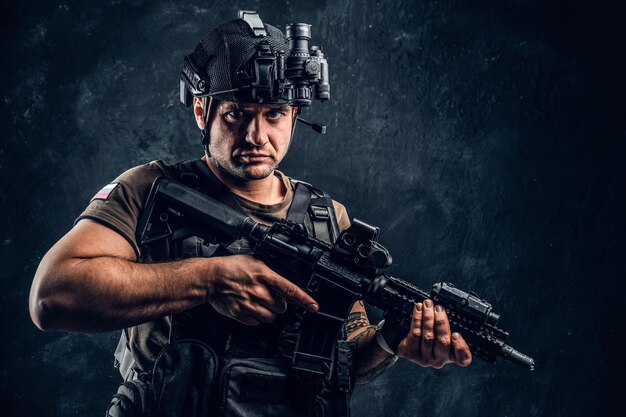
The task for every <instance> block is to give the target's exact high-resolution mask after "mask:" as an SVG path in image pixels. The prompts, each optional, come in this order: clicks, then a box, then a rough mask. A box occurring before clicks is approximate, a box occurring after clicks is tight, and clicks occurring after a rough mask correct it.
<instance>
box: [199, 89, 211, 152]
mask: <svg viewBox="0 0 626 417" xmlns="http://www.w3.org/2000/svg"><path fill="white" fill-rule="evenodd" d="M207 98H208V100H207ZM212 105H213V97H202V120H204V128H202V129H200V138H201V139H202V147H203V148H204V153H205V154H206V156H207V157H210V156H211V152H210V151H209V144H210V143H211V137H210V136H209V129H210V128H209V118H210V116H211V113H212V108H211V106H212Z"/></svg>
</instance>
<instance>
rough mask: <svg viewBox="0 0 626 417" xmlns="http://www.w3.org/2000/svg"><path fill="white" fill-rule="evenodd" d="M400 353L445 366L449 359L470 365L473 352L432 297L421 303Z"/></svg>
mask: <svg viewBox="0 0 626 417" xmlns="http://www.w3.org/2000/svg"><path fill="white" fill-rule="evenodd" d="M396 353H397V355H398V356H400V357H402V358H406V359H409V360H410V361H412V362H415V363H416V364H418V365H420V366H431V367H433V368H441V367H443V366H444V365H445V364H447V363H456V364H457V365H459V366H468V365H469V364H470V363H471V362H472V352H471V351H470V348H469V346H468V345H467V343H466V342H465V340H464V339H463V337H462V336H461V335H460V334H459V333H452V334H451V333H450V322H449V321H448V315H447V314H446V310H445V309H444V308H443V307H442V306H440V305H437V306H435V305H433V302H432V301H431V300H425V301H424V303H417V304H415V307H414V308H413V318H412V320H411V329H410V330H409V334H408V335H407V337H405V338H404V339H403V340H402V341H401V342H400V344H399V345H398V349H397V352H396Z"/></svg>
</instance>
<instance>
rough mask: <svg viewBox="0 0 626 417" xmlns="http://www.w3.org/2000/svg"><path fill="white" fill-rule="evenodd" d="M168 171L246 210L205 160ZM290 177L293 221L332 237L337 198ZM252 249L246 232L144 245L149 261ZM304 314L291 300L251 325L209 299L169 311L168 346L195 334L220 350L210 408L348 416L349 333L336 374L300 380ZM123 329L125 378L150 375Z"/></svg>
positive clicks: (222, 412) (233, 413)
mask: <svg viewBox="0 0 626 417" xmlns="http://www.w3.org/2000/svg"><path fill="white" fill-rule="evenodd" d="M162 169H163V170H164V172H166V173H168V174H169V175H168V176H170V177H171V178H173V179H177V180H179V181H180V182H182V183H183V184H185V185H187V186H189V187H192V188H195V189H196V190H198V191H200V192H203V193H205V194H207V195H209V196H211V197H213V198H215V199H217V200H220V201H222V202H223V203H225V204H227V205H229V206H231V207H233V208H235V209H239V210H242V208H241V206H240V205H239V203H238V202H237V200H236V199H235V197H234V196H233V195H232V194H231V193H230V192H229V191H228V189H227V188H226V187H225V186H224V185H223V184H222V183H221V181H219V180H218V179H217V178H216V177H215V176H214V175H213V173H212V172H211V171H210V169H209V168H208V167H207V165H206V162H205V161H203V160H190V161H185V162H181V163H179V164H176V165H173V166H162ZM290 181H291V183H292V184H293V185H294V186H295V190H294V195H293V200H292V203H291V206H290V208H289V211H288V215H287V219H289V220H292V221H294V222H298V223H302V224H304V225H305V227H306V228H307V229H308V230H309V233H312V234H313V235H314V236H315V237H317V238H318V239H320V240H325V241H327V242H334V240H335V239H336V238H337V236H338V235H339V228H338V226H337V220H336V216H335V212H334V208H333V204H332V199H331V198H330V197H329V196H328V195H326V194H325V193H324V192H322V191H320V190H318V189H316V188H314V187H313V186H311V185H310V184H307V183H304V182H300V181H295V180H291V179H290ZM251 253H252V249H251V246H250V242H249V241H247V239H245V238H244V239H240V240H237V241H235V242H233V243H232V244H231V245H230V246H228V247H227V248H222V247H220V246H218V245H214V244H205V242H203V241H202V239H201V238H198V237H190V238H187V239H185V240H183V241H182V242H180V243H178V244H177V245H175V246H174V247H169V246H168V244H167V242H164V241H162V242H159V243H158V244H157V245H155V246H148V247H144V248H142V257H141V259H140V261H141V262H148V263H150V262H158V261H161V262H162V261H163V260H176V259H184V258H189V257H198V256H202V257H210V256H228V255H233V254H251ZM300 314H301V311H298V309H297V308H294V307H293V306H292V305H289V307H288V309H287V312H286V313H284V314H280V315H277V317H276V320H274V322H272V323H269V324H261V325H259V326H254V327H252V326H245V325H243V324H241V323H239V322H237V321H235V320H233V319H230V318H228V317H226V316H223V315H221V314H219V313H217V312H216V311H215V310H214V309H213V308H212V307H211V306H210V305H208V304H206V305H202V306H199V307H196V308H194V309H191V310H187V311H184V312H181V313H178V314H175V315H173V316H172V317H171V326H170V331H169V343H168V346H170V345H173V344H176V343H178V342H180V341H185V340H193V341H197V342H199V343H202V344H203V345H206V346H208V347H210V349H211V350H212V351H214V352H215V356H216V363H217V365H216V377H217V379H218V381H217V382H216V383H215V382H214V383H212V384H211V385H212V388H211V391H212V392H211V393H210V396H211V397H212V399H211V402H212V403H214V404H216V405H217V407H212V413H214V414H216V415H219V416H223V417H240V416H246V415H272V416H277V417H278V416H303V417H305V416H307V417H308V416H316V417H317V416H326V417H330V416H348V415H349V396H350V392H351V389H352V387H351V385H352V384H351V382H350V380H347V381H346V380H345V377H344V378H343V380H342V378H338V377H337V375H338V374H341V375H344V376H345V375H346V374H348V375H350V374H351V368H352V364H351V358H352V352H351V351H350V350H349V349H346V346H347V342H345V340H344V339H345V334H343V332H342V334H341V335H340V337H339V340H338V345H337V348H336V349H335V352H336V353H335V360H334V363H335V366H333V368H332V369H331V371H330V373H331V374H330V375H326V376H325V377H324V378H323V379H319V380H315V381H311V380H301V379H299V378H298V377H296V376H294V375H292V373H291V372H290V358H291V356H290V355H291V354H292V353H293V350H294V347H295V343H296V341H297V338H298V335H299V330H300ZM122 333H123V334H122V339H121V340H120V344H119V345H118V349H117V351H116V364H117V366H119V368H120V372H121V373H122V376H123V377H124V379H125V380H126V381H128V380H131V379H134V378H137V377H138V376H139V377H141V378H143V379H144V380H147V379H148V376H147V375H146V374H145V373H142V372H138V371H137V369H134V370H133V365H134V364H133V360H132V355H131V354H130V352H129V351H128V349H127V340H126V338H125V333H124V332H122ZM166 349H167V346H166V347H165V348H164V350H166ZM162 353H163V352H162ZM159 356H162V355H159ZM170 361H171V360H170ZM158 364H159V359H158V358H157V361H156V365H155V369H154V370H153V372H152V374H154V375H156V374H158V372H160V370H157V369H156V367H157V366H158ZM142 374H143V375H142ZM156 401H158V402H163V401H159V400H158V399H157V400H156ZM157 414H158V413H157ZM209 415H213V414H209Z"/></svg>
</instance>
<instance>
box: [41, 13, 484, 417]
mask: <svg viewBox="0 0 626 417" xmlns="http://www.w3.org/2000/svg"><path fill="white" fill-rule="evenodd" d="M309 37H310V27H309V25H304V24H297V25H289V26H288V27H287V37H285V35H284V34H283V33H282V32H281V31H280V30H278V29H277V28H275V27H273V26H270V25H266V24H263V23H262V22H261V20H260V18H259V17H258V15H257V14H256V13H254V12H240V17H239V18H238V19H236V20H233V21H230V22H227V23H225V24H223V25H221V26H219V27H218V28H216V29H214V30H213V31H211V32H210V33H209V34H208V35H207V36H206V37H205V38H203V40H202V41H201V42H200V43H199V44H198V46H197V47H196V49H195V50H194V52H193V53H191V54H190V55H188V56H187V57H186V58H185V66H184V69H183V72H182V74H181V100H182V101H183V103H185V104H186V105H187V106H193V110H194V116H195V120H196V123H197V125H198V128H199V129H200V131H201V136H202V143H203V148H204V152H203V153H204V155H203V156H202V158H198V159H194V160H190V161H184V162H180V163H177V164H173V165H167V164H165V163H163V162H162V161H154V162H150V163H148V164H145V165H141V166H137V167H134V168H131V169H130V170H128V171H126V172H124V173H123V174H122V175H120V176H119V177H118V178H116V179H115V180H114V181H113V182H112V183H111V184H109V185H107V186H106V187H104V188H103V189H102V190H101V191H100V192H98V193H97V194H96V195H95V196H94V198H93V199H92V200H91V202H90V204H89V205H88V207H87V208H86V210H85V211H84V212H83V213H82V214H81V215H80V216H79V217H78V219H77V220H76V222H75V225H74V227H73V228H72V229H71V230H70V231H69V232H68V233H67V234H66V235H65V236H64V237H63V238H61V239H60V240H59V242H57V243H56V244H55V245H54V246H53V247H52V248H51V249H50V250H49V251H48V253H47V254H46V255H45V257H44V258H43V259H42V261H41V264H40V266H39V268H38V270H37V272H36V275H35V278H34V282H33V286H32V290H31V295H30V312H31V316H32V318H33V321H34V322H35V324H36V325H37V326H38V327H39V328H41V329H44V330H49V329H58V330H68V331H78V332H101V331H110V330H116V329H125V330H124V332H123V337H122V339H121V341H120V346H119V349H118V352H117V353H116V357H117V359H118V364H119V365H120V370H121V371H122V374H123V377H124V379H125V383H124V384H123V385H122V386H121V387H120V390H119V391H118V395H116V397H115V399H114V401H113V402H112V404H111V406H110V408H109V410H108V414H109V415H111V416H115V415H130V414H129V409H130V408H133V407H134V408H136V409H137V410H136V413H137V414H138V415H141V413H143V412H145V410H141V409H145V408H150V409H151V411H152V413H153V415H201V414H202V415H216V414H217V413H221V414H220V415H226V416H250V415H259V416H261V415H272V416H283V415H284V416H287V415H288V416H296V415H302V416H309V415H324V416H340V415H348V414H349V394H350V391H351V389H352V386H353V384H352V383H351V382H350V381H349V382H348V383H347V384H346V382H345V381H344V382H343V386H342V383H341V382H339V381H338V379H337V378H336V375H335V373H336V370H337V369H338V368H339V367H342V366H343V367H348V368H350V369H352V370H353V372H352V373H351V375H352V376H353V380H354V381H353V382H355V383H357V384H358V383H365V382H368V381H370V380H372V379H373V378H374V377H375V376H377V375H378V374H380V373H381V372H383V371H384V370H385V369H388V368H389V367H390V366H391V365H393V363H395V361H396V360H397V358H398V357H404V358H407V359H409V360H411V361H413V362H415V363H417V364H419V365H421V366H432V367H436V368H440V367H442V366H443V365H445V364H447V363H457V364H459V365H461V366H467V365H469V363H470V362H471V359H472V355H471V352H470V350H469V347H468V345H467V343H466V342H465V341H464V339H463V338H462V336H461V335H460V334H458V333H451V331H450V325H449V322H448V318H447V316H446V312H445V310H444V309H442V308H441V307H440V306H436V305H433V303H432V301H430V300H427V301H425V302H424V303H418V304H416V305H415V310H414V315H413V322H412V327H411V330H410V331H409V334H408V335H406V337H405V338H404V339H403V340H402V341H401V342H400V344H399V345H398V347H397V351H395V352H394V351H393V350H392V349H390V348H389V346H388V345H387V343H386V342H385V338H384V336H382V334H383V333H382V332H381V331H380V326H379V327H377V326H374V325H371V324H370V323H369V321H368V318H367V315H366V313H365V309H364V306H363V304H362V302H360V301H359V302H355V304H354V306H353V308H352V312H351V314H350V315H349V317H348V320H347V322H346V325H345V329H344V331H342V332H341V334H340V335H339V336H338V339H339V341H347V342H349V343H350V346H351V347H352V349H353V354H354V358H355V360H354V363H350V359H349V358H339V357H336V358H335V361H336V366H334V367H332V369H330V370H329V371H328V375H324V377H323V378H321V379H320V380H306V379H304V378H299V377H297V376H294V375H293V373H291V372H290V370H289V358H290V357H289V346H292V345H293V343H292V342H293V337H294V335H295V337H297V334H298V329H299V327H298V324H299V319H300V318H301V317H302V314H315V312H316V311H317V310H318V308H319V307H318V305H317V303H316V301H315V299H313V298H312V297H311V296H310V295H309V294H307V293H306V292H305V291H303V290H302V289H301V288H299V287H298V286H296V285H295V284H293V283H292V282H290V281H288V280H287V279H285V278H283V277H282V276H280V275H278V274H277V273H276V272H274V271H272V270H271V269H270V268H269V267H267V266H266V265H265V264H264V263H263V262H261V261H259V260H257V259H255V258H254V257H252V256H250V248H249V246H248V245H249V243H248V242H247V241H245V240H240V241H237V242H234V243H233V244H232V245H230V246H229V247H228V248H220V247H216V246H215V245H210V244H207V243H205V242H203V241H202V240H201V239H199V238H197V237H193V238H189V239H186V240H185V241H184V242H183V244H182V245H180V246H179V247H175V248H170V247H163V246H160V247H149V246H146V247H140V246H139V245H138V243H137V240H136V232H137V223H138V219H139V217H140V216H141V213H142V208H143V206H144V204H145V201H146V199H147V196H148V193H149V190H150V187H151V185H152V183H153V182H154V180H155V179H156V178H158V177H161V176H166V177H169V178H174V179H176V180H179V181H181V182H183V183H186V184H187V185H190V186H192V187H194V188H196V189H198V190H200V191H202V192H205V193H207V194H209V195H210V196H212V197H214V198H217V199H219V200H222V201H223V202H225V203H226V204H229V205H231V206H232V207H235V208H237V209H239V210H242V211H244V212H245V213H246V214H248V215H249V216H251V217H252V218H253V219H255V220H257V221H259V222H262V223H265V224H271V223H272V222H274V221H276V220H278V219H284V218H288V219H292V220H294V221H299V222H301V223H304V224H305V226H306V227H307V229H309V230H310V232H311V233H312V234H314V235H315V236H316V237H318V238H320V239H323V240H327V241H329V242H332V241H333V240H334V239H335V238H336V236H337V234H338V232H339V231H341V230H344V229H346V228H347V227H348V226H349V224H350V222H349V220H348V215H347V213H346V210H345V208H344V207H343V205H341V204H340V203H337V202H336V201H333V200H331V199H330V198H329V197H328V196H327V195H326V194H325V193H324V192H322V191H321V190H319V189H317V188H315V187H313V186H311V185H309V184H306V183H303V182H300V181H296V180H292V179H290V178H288V177H287V176H285V175H284V174H283V173H282V172H280V171H278V170H277V169H276V168H277V166H278V164H279V163H280V162H281V160H282V159H283V158H284V157H285V155H286V154H287V151H288V149H289V146H290V144H291V140H292V135H293V132H294V128H295V125H296V121H297V120H301V121H303V122H304V123H306V124H309V125H312V126H313V127H314V128H315V129H316V130H318V131H320V130H322V127H320V126H318V125H313V124H312V123H310V122H307V121H305V120H303V119H302V118H301V117H300V113H301V109H302V108H303V107H306V106H308V105H310V104H311V101H312V99H314V98H318V99H321V100H325V99H328V97H329V88H328V67H327V63H326V60H325V58H324V56H323V53H322V52H321V48H317V47H313V48H311V49H310V50H309V47H308V39H309ZM309 52H310V53H309ZM172 259H177V260H175V261H171V260H172ZM304 312H306V313H304ZM290 338H291V339H290ZM181 340H187V341H189V340H192V341H193V342H191V343H192V344H191V345H185V346H186V347H179V348H177V349H179V350H178V351H176V352H175V353H174V354H172V353H171V352H172V350H169V351H168V352H167V353H166V354H164V353H163V351H164V348H165V347H167V346H183V345H184V344H176V343H175V342H176V341H181ZM194 343H195V344H194ZM190 346H192V347H190ZM185 349H187V350H185ZM194 352H195V353H197V352H200V354H199V355H200V358H199V359H198V357H196V355H195V353H194ZM160 353H161V356H164V357H166V358H168V360H169V361H170V362H168V363H169V366H170V367H172V366H171V365H172V362H176V361H179V362H176V363H177V365H176V366H174V367H173V368H174V370H172V369H170V368H168V367H167V366H166V365H163V362H167V361H165V360H161V361H160V362H159V361H158V360H157V358H158V357H159V354H160ZM168 355H170V356H168ZM336 356H338V355H336ZM342 361H343V362H342ZM207 364H208V365H207ZM199 367H205V368H202V369H206V370H207V372H206V375H204V376H203V377H202V378H200V379H198V378H199V377H198V376H197V372H195V371H194V369H195V370H197V369H199ZM166 368H167V369H166ZM218 371H219V372H218ZM168 372H170V373H169V374H168ZM194 372H195V373H194ZM192 374H193V375H192ZM159 375H160V376H161V380H160V381H161V382H159V383H160V384H163V385H162V386H161V387H160V388H159V389H156V388H155V387H154V385H155V382H154V381H155V379H154V378H155V376H159ZM163 375H166V376H165V377H163ZM164 387H165V388H164ZM172 387H174V388H172ZM136 388H137V389H138V391H139V392H140V393H139V394H137V393H136V392H135V391H134V390H135V389H136ZM156 391H159V392H156ZM172 392H173V393H174V394H172ZM163 393H168V394H163ZM163 395H165V396H163Z"/></svg>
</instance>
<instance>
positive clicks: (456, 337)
mask: <svg viewBox="0 0 626 417" xmlns="http://www.w3.org/2000/svg"><path fill="white" fill-rule="evenodd" d="M452 352H453V355H454V363H456V364H457V365H459V366H468V365H469V364H470V363H472V352H471V351H470V348H469V346H468V345H467V342H466V341H465V339H463V336H461V335H460V334H459V333H456V332H454V333H452Z"/></svg>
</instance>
